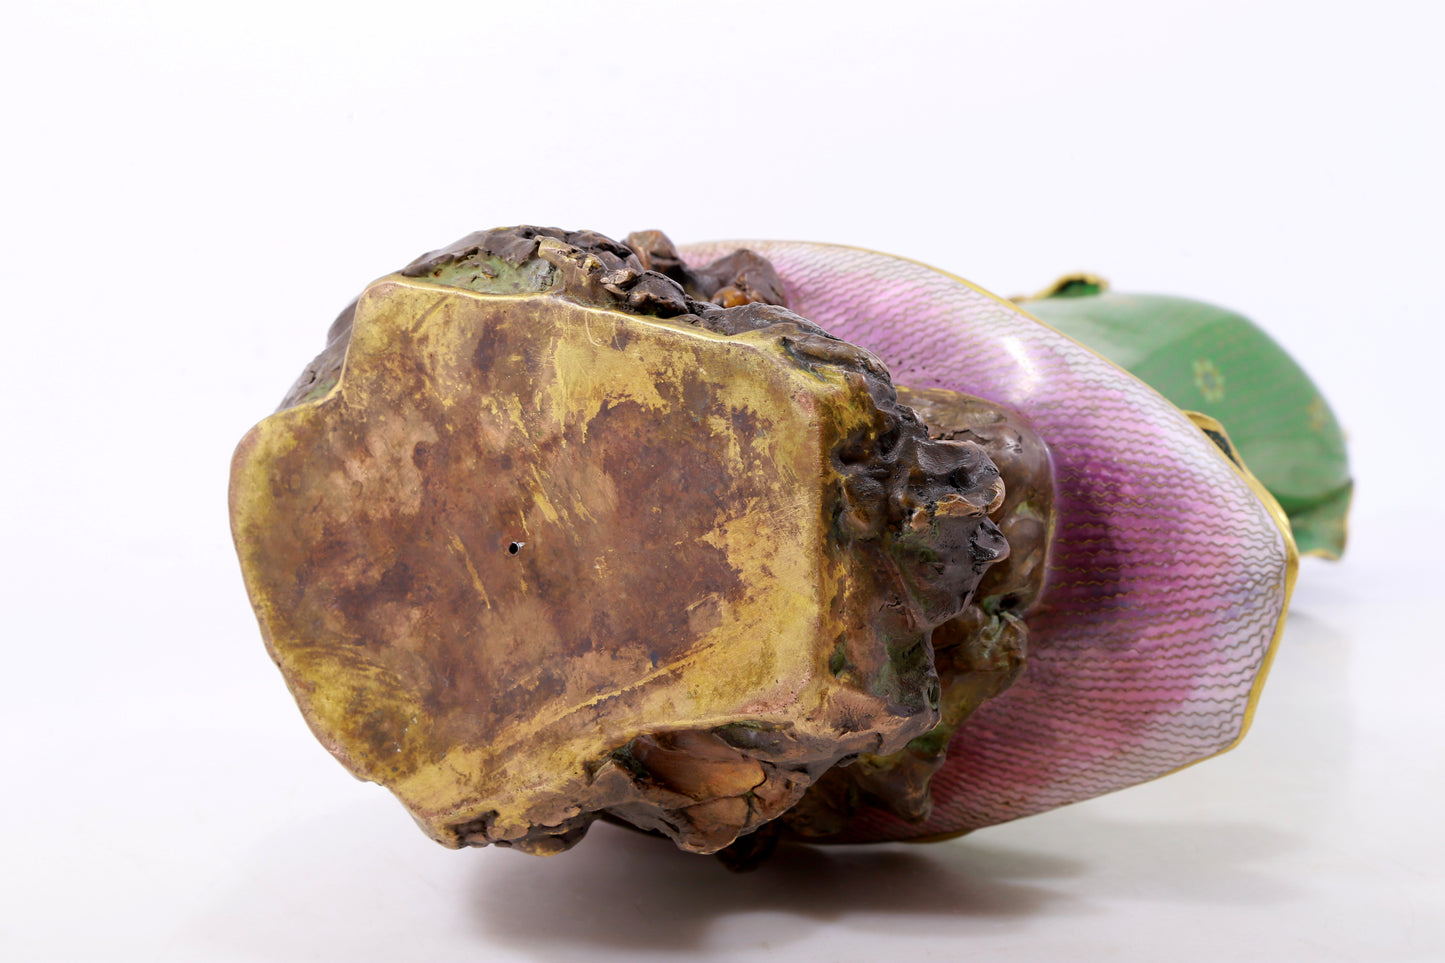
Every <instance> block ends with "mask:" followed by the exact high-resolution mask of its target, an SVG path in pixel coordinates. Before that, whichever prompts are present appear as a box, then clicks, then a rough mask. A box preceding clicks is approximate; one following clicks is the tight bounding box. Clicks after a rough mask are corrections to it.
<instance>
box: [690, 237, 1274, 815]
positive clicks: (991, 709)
mask: <svg viewBox="0 0 1445 963" xmlns="http://www.w3.org/2000/svg"><path fill="white" fill-rule="evenodd" d="M737 247H748V248H751V249H753V250H755V251H757V252H758V253H760V254H762V255H764V256H765V257H767V258H768V259H769V260H770V261H772V263H773V265H774V266H775V267H776V268H777V270H778V273H779V274H780V275H781V276H782V278H783V281H784V283H785V284H786V286H787V289H788V296H789V307H791V308H792V309H793V310H794V311H796V312H797V313H799V314H801V315H802V316H804V317H806V318H808V319H810V320H812V321H814V322H815V323H817V324H819V325H821V326H822V327H824V328H825V329H827V330H828V331H830V332H831V333H833V334H834V335H836V336H838V337H840V338H843V339H845V340H847V341H851V342H853V343H855V344H859V345H861V346H863V347H866V348H868V349H869V350H871V351H873V352H874V353H876V354H877V355H878V356H879V357H880V358H881V359H882V360H883V361H884V363H886V364H887V365H888V367H889V368H890V369H891V371H892V372H893V377H894V380H895V382H896V383H898V384H906V385H909V386H911V387H917V388H932V387H939V388H948V389H952V390H955V391H962V392H966V393H969V394H973V395H977V396H980V397H983V398H986V399H988V400H991V401H994V402H997V403H999V404H1002V405H1006V406H1008V407H1010V408H1012V409H1014V410H1016V411H1019V412H1021V413H1023V414H1024V415H1025V416H1027V417H1028V418H1029V419H1030V420H1031V421H1032V422H1033V424H1034V427H1035V428H1036V429H1037V430H1038V431H1039V432H1040V434H1041V435H1042V436H1043V437H1044V439H1045V440H1046V441H1047V442H1048V444H1049V447H1050V451H1051V454H1052V457H1053V463H1054V473H1055V484H1056V486H1057V495H1058V497H1057V512H1058V516H1057V518H1058V520H1057V531H1056V537H1055V541H1054V544H1053V546H1052V548H1051V557H1050V562H1049V572H1048V582H1047V587H1046V590H1045V592H1044V595H1043V597H1042V599H1041V601H1040V604H1039V605H1038V606H1037V607H1036V608H1035V609H1034V610H1033V611H1032V612H1031V613H1030V614H1029V615H1028V617H1027V621H1028V625H1029V630H1030V651H1029V657H1028V664H1027V668H1026V670H1025V672H1024V674H1023V676H1022V678H1021V679H1020V680H1019V681H1018V682H1017V683H1016V684H1015V685H1014V686H1013V687H1012V688H1010V689H1009V690H1008V691H1006V692H1005V693H1003V694H1002V695H1000V696H999V697H997V698H995V699H993V700H991V701H990V702H988V703H986V704H985V705H984V706H983V707H982V708H981V709H980V710H979V711H978V712H977V713H976V714H975V715H974V716H973V718H972V719H970V720H969V721H968V722H967V723H966V724H965V725H964V726H963V728H962V729H961V730H960V731H959V733H958V735H957V736H956V737H955V738H954V740H953V742H952V743H951V745H950V747H949V753H948V761H947V763H946V765H945V767H944V768H943V770H942V771H940V772H939V773H938V775H937V776H936V777H935V778H934V782H933V797H934V808H933V813H932V816H931V817H930V818H929V819H928V820H927V821H925V822H923V823H920V824H911V823H906V822H903V821H902V820H899V819H897V818H896V817H894V816H892V815H890V814H888V813H885V812H883V811H881V810H876V809H875V810H868V811H867V814H866V815H865V816H863V817H861V818H860V819H859V820H858V821H857V822H856V823H855V828H854V829H853V830H852V831H850V833H849V834H848V836H846V837H840V838H838V839H837V840H836V841H838V842H867V841H874V840H880V839H912V838H923V837H928V836H935V835H940V834H947V833H956V832H960V831H966V830H970V829H977V828H979V827H982V826H988V825H992V824H995V823H1000V822H1004V821H1007V820H1010V819H1016V818H1018V817H1020V816H1027V815H1031V814H1033V813H1038V812H1042V811H1044V810H1048V809H1052V808H1054V807H1057V806H1061V805H1064V804H1067V803H1071V802H1077V801H1079V800H1082V799H1087V798H1090V797H1093V796H1097V795H1100V794H1102V793H1107V792H1111V791H1113V790H1116V789H1122V788H1124V787H1126V786H1130V785H1134V784H1136V783H1140V782H1144V781H1146V780H1149V779H1153V778H1155V777H1158V776H1162V775H1164V774H1166V773H1169V772H1172V771H1173V770H1175V769H1178V768H1180V767H1181V766H1185V765H1188V764H1190V763H1192V762H1197V761H1199V760H1201V759H1204V758H1207V757H1209V756H1211V755H1214V754H1216V753H1218V752H1221V751H1223V750H1224V749H1227V748H1229V747H1230V746H1231V745H1232V744H1233V743H1234V742H1235V741H1236V740H1237V739H1238V738H1239V737H1240V736H1241V734H1242V732H1243V730H1244V728H1245V726H1246V724H1247V718H1248V710H1249V707H1250V704H1251V695H1252V693H1253V692H1254V691H1255V686H1256V681H1262V679H1261V673H1262V672H1263V671H1264V669H1265V667H1266V666H1267V657H1268V655H1269V652H1270V646H1271V644H1272V641H1273V639H1274V636H1275V632H1276V628H1277V626H1278V624H1279V622H1280V620H1281V619H1282V618H1283V615H1284V609H1285V605H1286V601H1287V588H1286V585H1287V574H1286V573H1287V569H1288V558H1289V548H1288V546H1287V542H1286V539H1285V537H1284V535H1283V534H1282V533H1281V532H1280V530H1279V528H1278V527H1277V525H1276V524H1275V522H1274V520H1273V519H1272V517H1271V515H1270V513H1269V511H1268V509H1267V508H1266V506H1265V505H1264V504H1263V503H1262V502H1261V501H1260V499H1259V497H1258V496H1257V495H1256V494H1255V493H1254V491H1253V490H1252V489H1251V488H1250V486H1249V485H1248V483H1247V482H1245V481H1244V480H1243V479H1242V478H1241V477H1240V475H1239V474H1238V473H1237V472H1236V471H1235V470H1234V469H1233V468H1232V467H1231V466H1230V465H1229V463H1228V462H1227V461H1226V459H1225V458H1224V457H1223V456H1222V455H1221V454H1220V452H1219V451H1218V450H1217V449H1216V448H1215V447H1214V445H1213V443H1212V442H1210V441H1209V440H1208V439H1207V438H1206V437H1205V436H1204V435H1203V434H1202V433H1201V432H1200V431H1199V430H1198V429H1197V428H1196V427H1195V426H1194V425H1193V424H1192V423H1191V422H1190V421H1189V419H1188V418H1187V417H1186V416H1184V415H1183V414H1182V413H1181V412H1180V411H1179V410H1178V409H1176V408H1175V407H1174V406H1173V405H1171V404H1170V403H1169V402H1167V401H1165V400H1164V399H1163V398H1161V397H1160V396H1159V395H1158V394H1156V393H1155V392H1154V391H1153V390H1152V389H1151V388H1149V387H1148V386H1146V385H1144V384H1143V383H1142V382H1140V381H1138V380H1137V379H1135V378H1133V377H1132V376H1130V375H1128V374H1126V373H1125V372H1123V371H1121V370H1120V369H1118V368H1116V367H1115V366H1114V365H1112V364H1111V363H1109V362H1107V361H1105V360H1104V359H1102V358H1100V357H1098V356H1097V355H1095V354H1093V353H1092V352H1090V351H1088V350H1087V349H1085V348H1083V347H1081V346H1080V345H1078V344H1077V343H1075V342H1073V341H1071V340H1070V339H1068V338H1066V337H1065V336H1064V335H1062V334H1060V333H1058V332H1057V331H1055V330H1053V329H1052V328H1050V327H1048V326H1047V325H1044V324H1042V323H1041V322H1039V321H1037V320H1035V319H1033V318H1031V317H1029V316H1028V315H1026V314H1024V313H1023V312H1021V311H1020V310H1018V309H1017V308H1015V307H1014V306H1012V305H1011V304H1009V303H1007V302H1005V301H1002V300H1001V299H998V298H995V297H993V296H992V295H989V294H987V293H985V292H983V291H982V290H980V289H977V288H975V287H973V286H971V285H969V284H967V283H965V282H963V281H961V280H959V279H957V278H954V277H952V276H949V275H947V274H944V273H942V272H939V271H936V270H934V269H932V268H929V267H927V266H925V265H922V264H918V263H916V262H912V261H908V260H904V259H900V258H894V257H890V256H887V255H883V254H877V253H874V252H869V251H863V250H858V249H854V248H846V247H836V246H832V245H822V244H808V243H798V242H775V241H746V242H727V243H715V244H706V245H694V246H691V247H688V248H685V249H684V252H683V253H684V256H685V257H686V259H687V260H688V262H689V263H693V264H697V263H705V262H706V261H708V260H710V259H711V258H713V257H715V256H717V255H719V254H721V253H725V252H727V251H730V250H734V249H736V248H737Z"/></svg>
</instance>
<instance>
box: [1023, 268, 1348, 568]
mask: <svg viewBox="0 0 1445 963" xmlns="http://www.w3.org/2000/svg"><path fill="white" fill-rule="evenodd" d="M1020 300H1021V302H1022V306H1023V308H1024V310H1026V311H1028V312H1029V313H1030V314H1033V315H1034V316H1035V317H1037V318H1039V319H1040V320H1041V321H1044V322H1046V323H1048V324H1050V325H1052V326H1053V327H1055V328H1057V329H1059V330H1060V331H1062V332H1064V333H1065V334H1067V335H1068V336H1070V337H1071V338H1073V339H1075V340H1076V341H1079V342H1081V343H1082V344H1084V345H1086V346H1087V347H1089V348H1092V349H1093V350H1094V351H1097V352H1098V353H1099V354H1101V355H1103V356H1104V357H1106V358H1108V359H1109V360H1110V361H1113V362H1114V363H1115V364H1117V365H1119V366H1120V367H1121V368H1124V369H1126V370H1127V371H1129V372H1130V373H1131V374H1133V375H1135V376H1136V377H1138V378H1139V379H1140V380H1142V381H1144V382H1145V383H1147V384H1149V385H1150V386H1151V387H1153V388H1154V389H1155V390H1156V391H1158V392H1159V393H1160V394H1162V395H1164V397H1166V398H1168V399H1169V400H1170V401H1171V402H1173V403H1174V404H1175V405H1177V406H1178V407H1180V408H1183V409H1185V410H1186V411H1198V412H1201V413H1203V414H1205V415H1208V416H1209V417H1211V418H1213V419H1215V420H1216V421H1218V422H1219V423H1220V424H1222V425H1224V427H1225V429H1226V430H1227V431H1228V432H1229V437H1230V440H1231V441H1232V442H1233V444H1234V446H1235V448H1236V449H1238V451H1239V454H1240V457H1241V458H1242V459H1243V460H1244V462H1245V463H1246V464H1247V465H1248V466H1249V468H1250V471H1252V472H1253V473H1254V475H1255V477H1257V478H1258V479H1259V480H1260V483H1261V484H1263V485H1264V486H1265V487H1266V488H1267V489H1269V491H1270V493H1271V494H1272V495H1274V497H1275V498H1276V499H1278V500H1279V503H1280V507H1281V508H1283V509H1284V511H1285V513H1286V514H1287V515H1288V516H1289V520H1290V524H1291V526H1293V528H1294V536H1295V541H1296V542H1297V543H1298V545H1299V550H1300V552H1301V553H1305V554H1315V555H1323V556H1325V557H1328V558H1338V557H1339V556H1340V554H1341V552H1343V551H1344V547H1345V527H1346V526H1345V517H1346V514H1347V513H1348V511H1349V506H1350V493H1351V489H1352V482H1351V480H1350V471H1349V460H1348V457H1347V455H1346V453H1345V439H1344V435H1343V433H1342V432H1341V430H1340V426H1339V422H1338V421H1337V420H1336V419H1335V415H1334V412H1333V411H1331V410H1330V407H1329V405H1328V404H1327V403H1326V402H1325V400H1324V397H1323V396H1322V395H1321V394H1320V391H1319V389H1318V388H1317V387H1315V384H1314V382H1313V381H1311V380H1310V377H1309V375H1307V374H1305V372H1304V370H1303V369H1302V368H1301V367H1300V366H1299V365H1298V364H1297V363H1296V362H1295V360H1294V359H1293V358H1291V357H1290V356H1289V355H1288V354H1286V353H1285V351H1284V349H1282V348H1281V347H1280V346H1279V345H1278V344H1277V343H1275V341H1274V340H1273V339H1272V338H1270V336H1269V335H1267V334H1265V333H1264V332H1263V331H1261V330H1260V329H1259V328H1258V327H1257V326H1256V325H1254V324H1253V323H1252V322H1250V321H1249V319H1247V318H1245V317H1242V316H1241V315H1238V314H1235V313H1233V312H1232V311H1226V310H1224V309H1223V308H1218V307H1215V306H1214V305H1212V304H1205V303H1202V302H1199V301H1191V300H1187V299H1185V298H1174V297H1164V296H1161V295H1154V294H1120V293H1117V292H1113V291H1109V290H1108V289H1107V286H1106V285H1105V284H1104V282H1102V281H1101V280H1099V279H1097V278H1094V277H1089V276H1078V277H1069V278H1064V279H1063V280H1061V281H1060V282H1058V283H1057V284H1055V285H1054V286H1053V287H1052V288H1050V289H1049V290H1048V291H1047V292H1045V293H1044V294H1043V295H1041V296H1039V297H1037V298H1029V299H1020Z"/></svg>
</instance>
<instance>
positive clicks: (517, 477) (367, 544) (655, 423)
mask: <svg viewBox="0 0 1445 963" xmlns="http://www.w3.org/2000/svg"><path fill="white" fill-rule="evenodd" d="M785 295H786V292H785V291H784V287H783V284H782V282H781V281H780V280H779V279H778V277H777V274H776V273H775V272H774V271H773V270H772V269H771V267H770V266H769V264H768V262H767V261H766V260H764V259H763V258H761V257H759V256H757V255H755V254H751V253H749V252H747V251H732V252H728V253H727V254H726V255H725V256H723V257H720V258H718V259H715V260H714V261H712V262H710V263H708V264H706V265H704V266H701V267H698V268H691V269H690V268H687V267H686V266H685V265H684V264H683V261H682V260H681V258H679V257H678V256H677V253H676V251H675V250H674V249H673V248H672V246H671V244H670V243H669V242H668V241H667V239H666V238H665V237H663V236H662V235H660V234H658V233H657V232H646V233H643V234H637V235H632V236H630V237H629V239H628V243H627V244H620V243H618V242H616V241H613V240H611V239H608V238H605V237H602V236H601V235H597V234H594V233H592V232H565V231H560V230H553V229H542V228H530V227H524V228H511V229H502V230H497V231H489V232H484V233H481V234H476V235H472V236H470V237H468V238H464V239H463V240H462V241H460V242H458V243H457V244H455V245H452V246H451V247H449V248H446V249H443V250H441V251H438V252H433V253H432V254H429V255H426V256H425V257H423V258H420V259H418V260H417V261H416V262H414V263H413V264H412V265H410V266H408V268H406V269H405V270H404V271H403V272H401V273H400V274H398V275H393V276H391V277H388V278H384V279H382V280H381V281H379V282H377V283H376V284H374V285H372V286H371V287H370V288H368V289H367V291H366V292H365V293H364V294H363V295H362V296H361V297H360V298H359V299H358V301H357V302H356V303H354V304H353V305H352V306H351V307H350V308H348V309H347V311H345V312H343V314H342V315H341V317H339V318H338V319H337V322H336V324H334V325H333V327H332V330H331V333H330V336H329V339H328V345H327V348H326V350H325V351H324V352H323V353H322V354H321V355H320V356H319V357H318V358H317V359H316V361H314V362H313V363H312V364H311V366H309V367H308V368H307V370H306V371H305V372H304V373H303V375H302V377H301V378H300V379H299V380H298V382H297V383H296V385H295V386H293V388H292V389H291V391H290V392H288V394H287V396H286V399H285V401H284V402H283V405H282V409H281V410H280V411H279V412H278V413H277V414H275V415H273V416H272V417H271V418H268V419H267V420H266V421H264V422H262V423H261V424H260V425H258V426H257V427H256V428H255V429H253V430H252V432H251V433H250V434H248V435H247V437H246V438H245V439H244V440H243V441H242V443H241V445H240V447H239V448H238V450H237V453H236V458H235V461H234V465H233V475H232V491H231V505H232V522H233V530H234V533H235V537H236V543H237V547H238V551H239V553H240V556H241V561H242V568H243V571H244V574H245V576H246V581H247V587H248V590H249V592H250V594H251V598H252V601H253V604H254V605H255V608H256V611H257V615H258V618H259V620H260V623H261V627H262V631H263V634H264V636H265V638H266V640H267V643H268V646H269V647H270V650H271V653H272V655H273V657H274V658H275V660H276V662H277V664H278V665H279V666H280V668H281V670H282V672H283V674H284V675H285V677H286V679H287V682H288V684H289V685H290V686H291V689H292V691H293V693H294V694H295V695H296V698H297V701H298V703H299V704H300V706H301V709H302V712H303V713H304V714H305V716H306V718H307V720H308V722H309V723H310V724H311V726H312V728H313V730H314V731H315V732H316V734H317V736H318V737H319V738H320V739H321V741H322V742H323V743H324V744H325V745H326V746H327V747H328V748H329V749H330V750H331V751H332V752H333V753H334V754H335V755H336V756H337V758H338V759H340V760H341V761H342V762H343V763H344V764H345V765H346V766H347V767H348V768H349V769H351V771H352V772H354V773H355V774H356V775H358V776H360V777H361V778H364V779H368V780H372V781H376V782H379V783H382V784H383V785H386V786H388V787H389V788H390V789H392V791H393V792H395V793H396V794H397V796H398V797H399V798H400V799H401V800H402V802H403V803H404V804H405V805H406V806H407V807H408V808H409V809H410V810H411V812H412V813H413V815H414V816H415V817H416V818H417V820H418V821H419V822H420V823H421V824H422V826H423V827H424V828H426V829H427V831H428V832H429V833H430V834H431V835H432V836H433V837H434V838H436V839H438V840H439V841H441V842H443V843H445V844H447V845H451V846H461V845H486V844H497V845H507V846H513V847H516V848H520V849H524V850H526V851H529V852H534V853H541V854H546V853H553V852H558V851H561V850H563V849H566V848H568V847H569V846H571V845H573V844H575V843H576V842H577V841H578V840H579V839H580V838H581V837H582V835H583V833H585V831H586V828H587V826H588V825H589V824H590V822H591V821H593V820H594V819H596V818H599V817H603V816H605V817H607V818H612V819H617V820H621V821H625V822H627V823H630V824H632V825H635V826H637V827H639V828H641V829H644V830H648V831H653V832H657V833H661V834H664V835H666V836H669V837H670V838H672V839H673V840H675V841H676V842H677V844H678V845H679V846H681V847H682V848H684V849H688V850H691V851H695V852H716V851H719V850H722V849H724V848H725V847H728V846H730V845H731V844H734V842H735V841H736V840H737V839H738V837H739V836H740V835H744V834H749V833H755V832H756V831H757V830H759V829H760V828H761V827H763V826H765V825H768V824H770V823H774V822H775V821H776V822H777V825H779V826H786V827H787V829H788V830H789V831H790V832H794V833H796V834H799V835H805V836H806V835H809V834H811V833H818V832H824V831H831V830H830V829H828V827H831V826H832V825H833V823H829V822H827V819H834V820H835V821H836V818H843V819H846V818H847V813H848V812H849V811H850V810H849V809H848V807H849V806H850V805H856V804H857V803H858V801H859V800H860V799H866V800H870V801H874V802H877V801H881V802H882V803H883V804H884V805H887V806H889V807H891V808H892V809H893V811H895V812H899V813H905V814H914V815H916V814H918V813H920V812H925V811H926V808H927V798H928V792H927V785H928V778H929V774H930V773H931V772H932V771H933V770H934V769H936V768H937V764H938V761H939V760H941V759H942V758H943V756H944V754H945V753H946V750H947V745H948V741H949V739H948V737H949V735H950V734H951V733H952V732H953V730H954V728H956V727H957V726H958V725H959V724H960V723H962V721H963V720H964V718H965V717H966V716H967V715H968V713H969V712H971V711H972V710H973V709H974V708H975V707H976V706H977V704H978V703H979V702H980V701H981V700H983V699H984V698H987V697H988V696H989V695H990V694H992V693H994V692H997V691H999V690H1001V689H1002V688H1003V687H1004V686H1006V685H1007V684H1008V683H1009V681H1011V680H1012V679H1013V678H1014V677H1015V675H1016V674H1017V671H1018V667H1019V665H1020V664H1021V660H1022V659H1023V658H1024V649H1025V633H1024V631H1023V629H1022V623H1021V622H1019V620H1018V615H1019V614H1021V613H1022V611H1023V610H1024V609H1026V608H1027V606H1028V605H1030V604H1032V601H1033V599H1034V598H1035V597H1036V595H1037V592H1038V589H1039V584H1040V580H1041V578H1042V571H1043V567H1042V559H1043V557H1044V553H1045V551H1046V546H1047V541H1048V536H1049V517H1050V514H1049V512H1050V508H1049V506H1050V503H1051V495H1050V494H1049V492H1050V491H1051V488H1050V475H1049V469H1048V455H1047V451H1046V449H1045V448H1044V447H1043V445H1042V443H1041V442H1039V440H1038V439H1037V437H1036V436H1033V435H1031V434H1030V433H1029V432H1028V430H1027V428H1026V426H1024V425H1023V423H1022V422H1020V421H1019V420H1018V419H1017V418H1014V417H1011V416H1009V415H1008V414H1007V412H1003V411H1001V410H1000V409H998V408H997V407H995V406H989V405H985V404H983V403H981V402H978V401H976V400H972V399H968V398H966V396H962V395H956V394H954V393H951V392H948V393H942V394H940V393H937V392H935V393H933V394H928V393H914V394H912V395H906V396H905V397H906V400H907V401H908V403H907V404H905V403H902V402H900V399H899V394H898V391H897V390H896V389H895V387H894V386H893V384H892V381H891V378H890V376H889V373H888V371H887V370H886V369H885V368H884V366H883V365H882V364H881V362H879V361H878V359H877V358H875V357H874V356H873V355H871V354H870V353H869V352H867V351H864V350H862V349H860V348H858V347H856V346H854V345H851V344H848V343H846V342H843V341H839V340H837V339H836V338H833V337H831V336H830V335H828V334H827V333H825V332H824V331H823V330H822V329H821V328H819V327H817V326H816V325H814V324H812V323H811V322H809V321H807V320H805V319H803V318H801V317H799V316H798V315H796V314H793V313H792V312H791V311H789V310H788V309H787V307H786V306H785V304H784V303H783V302H785V301H786V296H785ZM710 299H711V300H710ZM911 405H912V406H913V407H911ZM930 406H931V407H930ZM915 407H917V408H919V409H920V410H925V411H929V410H936V412H937V413H938V414H937V416H935V420H936V421H937V424H934V425H933V426H932V430H930V427H929V426H928V425H926V424H925V421H924V420H921V419H920V418H919V417H918V415H917V414H916V413H915V410H914V408H915ZM991 453H992V455H993V456H994V457H992V458H991V457H990V454H991ZM996 461H997V462H998V464H995V462H996ZM1001 470H1002V472H1003V473H1002V475H1001ZM848 764H852V766H851V768H839V767H843V766H847V765H848ZM930 767H931V768H930ZM810 787H816V788H815V789H814V790H813V791H810ZM830 787H834V788H830ZM837 787H841V788H837ZM825 812H826V813H827V814H828V815H827V817H826V818H825V817H824V815H820V814H822V813H825ZM779 817H783V818H782V820H781V821H779ZM759 851H761V849H760V848H759Z"/></svg>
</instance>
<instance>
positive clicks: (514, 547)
mask: <svg viewBox="0 0 1445 963" xmlns="http://www.w3.org/2000/svg"><path fill="white" fill-rule="evenodd" d="M525 544H526V542H512V543H511V544H510V545H508V546H507V554H508V555H516V554H517V553H518V552H520V551H521V550H522V546H523V545H525Z"/></svg>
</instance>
